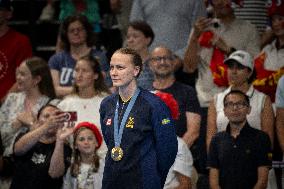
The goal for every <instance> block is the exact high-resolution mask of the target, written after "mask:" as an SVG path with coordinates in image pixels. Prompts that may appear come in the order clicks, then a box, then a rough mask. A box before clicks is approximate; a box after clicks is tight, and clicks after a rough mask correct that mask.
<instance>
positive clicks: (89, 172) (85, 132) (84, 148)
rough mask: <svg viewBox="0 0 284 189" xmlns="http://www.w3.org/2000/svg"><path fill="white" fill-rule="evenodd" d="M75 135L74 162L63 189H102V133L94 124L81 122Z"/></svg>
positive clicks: (75, 130)
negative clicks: (98, 152)
mask: <svg viewBox="0 0 284 189" xmlns="http://www.w3.org/2000/svg"><path fill="white" fill-rule="evenodd" d="M73 133H74V135H73V137H74V143H73V145H74V146H73V147H74V148H73V161H72V163H71V166H70V168H69V169H68V171H67V173H66V175H65V178H64V185H63V189H77V188H78V189H79V188H84V189H91V188H101V187H102V176H103V168H104V167H103V166H101V164H102V161H104V160H103V159H101V158H100V157H99V156H98V154H97V150H98V148H100V146H101V144H102V135H101V133H100V131H99V130H98V128H97V126H96V125H94V124H92V123H89V122H81V123H79V124H78V125H77V126H76V127H75V129H74V132H73Z"/></svg>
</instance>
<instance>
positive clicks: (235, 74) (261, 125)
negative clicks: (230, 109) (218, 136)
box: [206, 50, 274, 147]
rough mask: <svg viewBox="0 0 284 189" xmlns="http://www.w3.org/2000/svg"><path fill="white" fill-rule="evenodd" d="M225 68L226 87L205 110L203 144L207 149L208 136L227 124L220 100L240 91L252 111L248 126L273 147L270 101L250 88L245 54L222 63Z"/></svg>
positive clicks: (250, 64) (250, 65) (238, 53)
mask: <svg viewBox="0 0 284 189" xmlns="http://www.w3.org/2000/svg"><path fill="white" fill-rule="evenodd" d="M225 64H227V66H228V80H229V83H230V86H229V88H228V89H226V90H225V91H223V92H221V93H218V94H217V95H215V98H214V100H213V102H211V104H210V106H209V109H208V120H207V121H208V124H207V137H206V143H207V147H208V146H209V144H210V142H211V139H212V136H213V135H214V134H215V133H216V132H220V131H224V130H225V129H226V127H227V124H228V123H229V120H228V118H227V117H225V115H224V111H223V108H224V107H223V99H224V96H225V95H226V94H227V93H228V92H229V91H230V90H232V89H234V90H240V91H242V92H244V93H246V94H247V95H248V96H249V98H250V105H251V107H252V110H251V113H250V114H249V115H248V117H247V119H248V123H249V124H250V125H251V126H252V127H254V128H256V129H260V130H263V131H264V132H266V133H267V134H268V135H269V137H270V140H271V143H273V133H274V114H273V109H272V104H271V101H270V98H269V97H268V96H267V95H265V94H263V93H262V92H259V91H257V90H256V89H254V87H253V86H252V82H253V79H254V77H255V73H254V71H253V70H254V66H253V59H252V57H251V56H250V55H249V54H248V53H247V52H245V51H240V50H239V51H236V52H234V53H232V54H231V55H230V57H229V58H228V59H226V60H225Z"/></svg>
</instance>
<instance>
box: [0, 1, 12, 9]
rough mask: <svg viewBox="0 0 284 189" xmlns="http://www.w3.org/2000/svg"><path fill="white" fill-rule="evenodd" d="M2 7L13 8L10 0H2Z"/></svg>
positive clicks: (0, 6) (0, 4)
mask: <svg viewBox="0 0 284 189" xmlns="http://www.w3.org/2000/svg"><path fill="white" fill-rule="evenodd" d="M0 9H6V10H9V11H10V10H12V7H11V1H10V0H0Z"/></svg>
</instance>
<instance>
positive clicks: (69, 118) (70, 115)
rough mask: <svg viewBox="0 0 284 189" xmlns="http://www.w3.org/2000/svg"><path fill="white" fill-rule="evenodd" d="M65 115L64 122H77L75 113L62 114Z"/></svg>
mask: <svg viewBox="0 0 284 189" xmlns="http://www.w3.org/2000/svg"><path fill="white" fill-rule="evenodd" d="M63 113H64V114H65V116H64V121H65V122H72V121H77V112H63Z"/></svg>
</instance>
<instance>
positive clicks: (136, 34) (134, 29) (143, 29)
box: [127, 21, 155, 90]
mask: <svg viewBox="0 0 284 189" xmlns="http://www.w3.org/2000/svg"><path fill="white" fill-rule="evenodd" d="M154 36H155V35H154V32H153V30H152V28H151V26H150V25H149V24H147V23H146V22H144V21H133V22H130V23H129V26H128V30H127V46H128V47H129V48H131V49H133V50H135V51H137V53H138V54H139V55H140V56H141V58H142V62H143V67H142V71H141V74H140V76H139V78H137V83H138V86H140V87H142V88H144V89H148V90H152V89H153V87H152V84H153V80H154V75H153V73H152V71H151V69H150V67H149V60H150V52H149V46H150V45H151V44H152V42H153V40H154Z"/></svg>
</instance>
